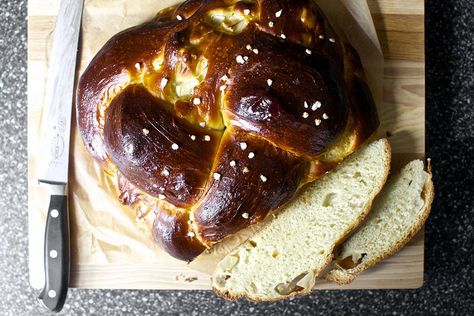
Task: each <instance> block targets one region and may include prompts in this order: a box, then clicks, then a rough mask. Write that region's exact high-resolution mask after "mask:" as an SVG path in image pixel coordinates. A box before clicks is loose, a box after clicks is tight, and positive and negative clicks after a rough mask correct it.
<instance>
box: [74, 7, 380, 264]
mask: <svg viewBox="0 0 474 316" xmlns="http://www.w3.org/2000/svg"><path fill="white" fill-rule="evenodd" d="M76 104H77V120H78V125H79V129H80V133H81V136H82V138H83V141H84V143H85V145H86V147H87V148H88V150H89V152H90V154H91V155H92V156H93V157H94V158H95V159H96V160H97V161H98V162H99V163H101V164H102V166H103V167H104V168H105V169H108V171H109V172H110V173H113V172H114V171H117V170H118V172H119V173H120V174H121V175H122V180H121V181H122V185H121V187H122V188H123V189H124V190H123V191H122V195H123V196H125V195H127V194H128V193H127V192H128V191H127V190H129V189H130V187H133V188H135V189H133V190H131V192H132V191H133V192H134V193H133V194H131V195H130V194H129V196H128V198H132V197H133V198H134V202H136V200H143V199H144V200H146V201H148V200H150V199H151V200H152V199H155V200H158V199H164V200H165V201H166V202H168V203H171V204H172V205H174V206H175V207H177V208H182V209H183V212H185V213H186V212H187V213H190V212H192V210H195V212H194V213H195V214H194V215H196V219H198V220H199V221H200V224H202V226H200V224H196V229H197V230H200V231H199V238H202V240H201V241H203V242H204V243H206V244H207V243H212V242H215V241H218V240H220V239H222V238H224V237H225V236H227V235H228V234H230V233H233V232H235V231H237V230H239V229H241V228H243V227H245V226H247V225H249V224H252V223H256V222H258V221H260V220H261V219H262V218H263V217H264V216H265V215H266V214H267V213H268V211H269V210H271V209H274V208H276V207H278V206H279V205H281V204H282V203H284V202H285V201H287V200H288V199H289V198H291V196H292V195H293V194H294V192H295V191H296V189H297V188H298V187H300V186H301V185H303V184H304V183H306V182H308V181H312V180H315V179H317V178H318V177H319V176H321V174H322V173H324V172H326V171H327V170H329V169H331V168H332V167H334V166H335V165H336V164H337V163H338V162H339V161H340V160H342V159H343V158H344V157H345V156H346V154H347V153H348V152H352V151H354V150H356V149H357V147H359V146H360V145H361V144H362V143H363V142H364V141H365V140H366V139H367V138H368V137H369V136H370V135H371V134H373V132H374V131H375V130H376V128H377V126H378V119H377V114H376V112H375V105H374V103H373V100H372V97H371V95H370V92H369V89H368V87H367V84H366V82H365V77H364V72H363V69H362V66H361V62H360V60H359V57H358V55H357V52H355V51H354V49H353V48H351V47H350V45H349V44H348V43H347V42H346V41H345V40H344V39H343V38H341V37H339V36H338V35H337V34H335V33H334V31H333V29H332V28H331V26H330V25H329V24H328V22H327V19H326V18H325V16H324V15H323V13H322V12H321V10H320V9H319V8H318V7H317V5H316V4H315V3H314V2H313V1H310V0H298V1H290V0H250V1H248V0H246V1H239V0H233V1H224V0H200V1H198V0H188V1H186V2H184V3H182V4H180V5H178V6H176V7H172V8H169V9H165V10H163V11H161V12H159V13H158V15H157V16H156V17H155V19H154V20H153V21H151V22H149V23H146V24H143V25H140V26H137V27H134V28H131V29H128V30H125V31H123V32H121V33H119V34H117V35H116V36H114V37H113V38H112V39H110V40H109V41H108V42H107V43H106V44H105V45H104V47H103V48H102V49H101V50H100V51H99V52H98V54H97V55H96V56H95V57H94V59H93V60H92V62H91V63H90V65H89V67H88V68H87V69H86V71H85V72H84V74H83V75H82V77H81V79H80V81H79V85H78V91H77V102H76ZM150 122H154V123H156V124H158V125H159V127H160V128H155V127H156V126H158V125H156V124H155V126H150V128H148V127H147V126H148V124H149V123H150ZM230 130H232V131H237V130H239V131H244V132H245V133H246V134H248V135H249V136H248V137H251V138H252V137H253V138H255V140H254V141H252V144H256V146H257V148H258V149H262V148H264V147H265V146H266V147H265V148H267V147H268V148H274V155H275V157H274V160H275V161H274V163H275V164H276V165H275V168H276V171H275V179H276V178H278V179H277V180H275V181H274V182H273V179H272V181H268V182H267V183H266V184H265V186H266V187H265V189H261V188H259V186H260V184H259V185H257V187H256V189H255V192H253V193H254V194H255V196H251V194H244V196H245V198H244V199H243V200H242V197H241V196H239V195H238V192H239V191H242V190H246V189H245V188H242V185H241V183H242V181H243V179H244V178H245V177H243V178H242V177H236V178H235V179H234V181H230V182H229V183H228V184H227V185H226V186H225V188H224V187H220V186H217V187H215V186H214V180H213V179H214V177H213V173H214V171H213V169H212V168H215V167H216V166H218V164H217V161H219V163H221V164H223V165H224V164H226V163H230V161H227V160H226V159H223V158H222V155H221V156H219V155H217V156H216V153H217V152H218V151H219V150H220V151H222V148H221V147H224V146H226V143H225V142H223V143H222V144H221V142H220V138H221V135H222V134H223V133H224V131H226V133H229V131H230ZM341 135H347V136H344V137H342V136H341ZM207 136H209V137H207ZM186 137H189V138H186ZM201 137H204V138H206V139H209V138H210V140H209V141H208V140H206V141H205V142H202V141H201V142H199V139H198V138H201ZM345 137H348V138H351V139H352V141H351V142H345V140H346V139H344V138H345ZM257 138H258V140H257ZM196 139H198V140H197V141H196ZM263 143H264V144H265V145H262V144H263ZM346 143H347V144H348V145H347V146H349V147H348V148H349V149H347V150H345V151H344V150H342V151H341V152H343V153H344V155H342V154H341V155H340V156H337V155H336V156H335V157H332V159H331V161H325V160H324V159H323V158H321V157H322V155H323V154H324V153H325V152H326V151H327V149H328V148H329V147H331V146H334V145H337V144H346ZM127 146H130V148H132V147H133V148H132V150H131V152H127V149H130V148H128V147H127ZM172 146H173V147H172ZM176 146H177V148H178V149H179V150H177V149H176V148H175V147H176ZM262 146H263V147H262ZM166 148H168V151H167V150H165V149H166ZM135 150H136V151H135ZM256 154H257V153H256ZM290 157H292V158H290ZM268 159H269V158H268V157H267V161H268V165H271V163H270V160H268ZM309 165H311V168H309V167H308V166H309ZM261 166H263V165H261ZM155 167H156V168H157V169H155ZM166 167H171V168H170V169H172V170H168V171H169V173H170V175H167V174H168V172H167V171H164V173H163V170H160V169H162V168H166ZM285 167H288V168H287V169H286V172H283V171H284V168H285ZM303 169H305V171H302V170H303ZM262 170H263V169H262ZM262 172H263V171H262ZM293 172H294V174H290V173H293ZM251 174H252V173H251ZM252 175H253V174H252ZM249 176H250V174H249ZM268 178H269V179H270V177H268ZM245 179H246V178H245ZM255 180H256V181H257V182H256V183H258V182H259V181H260V180H259V179H257V178H256V179H255ZM255 180H250V179H249V180H245V181H255ZM127 181H128V182H130V185H127V184H126V183H125V182H127ZM249 183H250V182H249ZM256 183H255V184H256ZM285 186H286V187H285ZM137 189H138V190H141V191H142V192H143V194H139V193H137V192H136V191H137ZM221 190H222V191H221ZM211 191H212V193H210V192H211ZM265 192H267V193H268V192H273V193H272V194H270V193H268V194H270V195H269V196H259V194H266V193H265ZM223 194H230V195H231V196H233V198H234V199H235V201H231V202H229V203H227V204H228V205H227V204H226V205H227V206H225V207H224V204H225V203H222V205H220V206H219V207H217V206H214V205H215V203H214V202H215V201H216V198H217V196H219V199H221V200H222V199H223ZM214 195H215V198H213V197H212V196H214ZM237 197H239V198H237ZM259 198H260V200H261V201H259V203H256V201H257V200H259ZM239 199H241V200H239ZM122 200H123V199H122ZM123 201H124V202H126V203H128V202H127V201H125V200H123ZM211 201H213V202H211ZM239 203H240V204H241V205H246V206H247V207H245V210H246V212H248V213H249V214H250V213H251V214H253V215H252V216H250V218H249V220H247V221H242V218H243V217H241V214H240V213H242V212H241V211H239V212H237V213H236V212H235V207H232V206H231V205H234V206H235V205H237V204H239ZM211 204H212V205H213V209H211V208H210V205H211ZM252 207H258V210H252ZM234 213H235V214H237V215H238V216H237V217H235V218H234V219H232V220H228V219H229V218H231V217H232V216H233V215H235V214H234ZM211 214H214V215H215V216H216V217H215V218H214V219H212V218H211ZM188 216H189V215H188ZM191 216H193V215H192V214H191ZM163 223H165V221H163ZM166 223H168V224H169V225H170V227H169V228H168V229H169V230H170V231H173V229H175V228H173V227H175V226H173V225H176V223H174V224H172V223H171V221H167V222H166ZM163 225H164V224H162V226H163ZM212 225H217V226H216V227H215V232H214V233H213V232H212V229H211V226H212ZM161 230H163V231H164V228H163V227H162V228H161ZM172 244H173V243H172V242H171V241H170V242H168V243H167V245H168V246H167V247H168V248H167V249H171V248H172V246H171V245H172ZM176 247H182V242H180V241H178V242H177V243H176ZM176 251H177V250H172V251H171V252H176ZM180 256H181V255H180Z"/></svg>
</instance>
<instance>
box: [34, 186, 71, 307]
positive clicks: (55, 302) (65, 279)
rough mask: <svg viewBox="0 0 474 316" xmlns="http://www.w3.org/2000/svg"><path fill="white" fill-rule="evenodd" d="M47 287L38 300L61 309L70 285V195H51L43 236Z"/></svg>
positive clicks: (47, 305)
mask: <svg viewBox="0 0 474 316" xmlns="http://www.w3.org/2000/svg"><path fill="white" fill-rule="evenodd" d="M44 270H45V286H44V289H43V291H42V292H41V294H40V295H39V297H38V298H39V300H40V301H41V302H42V303H43V304H44V305H45V306H46V307H47V308H48V309H49V310H51V311H53V312H59V311H60V310H61V309H62V308H63V305H64V302H65V300H66V295H67V290H68V287H69V215H68V205H67V196H65V195H51V198H50V202H49V207H48V215H47V219H46V230H45V239H44Z"/></svg>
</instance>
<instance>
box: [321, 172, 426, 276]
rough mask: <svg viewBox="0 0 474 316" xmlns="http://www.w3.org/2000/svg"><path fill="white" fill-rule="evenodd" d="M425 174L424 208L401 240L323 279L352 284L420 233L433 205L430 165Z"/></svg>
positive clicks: (331, 272)
mask: <svg viewBox="0 0 474 316" xmlns="http://www.w3.org/2000/svg"><path fill="white" fill-rule="evenodd" d="M426 172H427V173H428V174H429V177H428V179H427V180H426V182H425V185H424V186H423V190H422V191H421V192H422V194H424V195H425V206H424V207H423V211H422V213H421V215H420V217H419V219H418V220H417V221H416V222H415V223H414V224H413V225H412V227H411V228H410V229H409V230H408V232H407V233H406V234H405V235H403V236H402V238H400V239H399V240H398V241H396V242H395V243H394V244H392V246H391V247H389V248H388V249H386V250H385V251H384V252H383V253H382V254H380V255H378V256H375V257H373V258H372V259H370V260H368V261H367V262H364V263H363V264H360V265H357V267H356V268H353V269H342V268H340V267H338V268H335V269H334V270H332V271H329V272H328V274H326V275H325V276H324V277H323V278H324V279H326V280H328V281H332V282H335V283H337V284H339V285H346V284H349V283H351V282H353V281H354V280H355V278H356V277H357V276H358V275H359V274H361V273H362V272H363V271H365V270H367V269H368V268H370V267H372V266H374V265H376V264H377V263H379V262H380V261H382V260H384V259H386V258H387V257H390V256H392V255H393V254H395V253H396V252H398V251H399V250H400V249H402V248H403V247H404V246H405V245H406V244H407V243H408V242H409V241H410V240H411V239H412V238H413V237H414V236H415V235H416V234H417V233H418V232H419V231H420V229H421V228H422V227H423V225H424V224H425V222H426V220H427V219H428V216H429V214H430V212H431V206H432V204H433V200H434V195H435V191H434V183H433V179H432V174H431V165H430V163H428V166H427V170H426Z"/></svg>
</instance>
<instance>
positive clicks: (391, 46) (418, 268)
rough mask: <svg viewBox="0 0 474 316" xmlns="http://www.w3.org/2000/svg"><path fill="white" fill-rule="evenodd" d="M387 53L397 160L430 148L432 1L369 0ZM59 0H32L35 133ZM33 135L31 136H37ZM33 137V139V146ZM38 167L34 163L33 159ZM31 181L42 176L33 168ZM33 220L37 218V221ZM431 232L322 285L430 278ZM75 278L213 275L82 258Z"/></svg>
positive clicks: (195, 281) (107, 284)
mask: <svg viewBox="0 0 474 316" xmlns="http://www.w3.org/2000/svg"><path fill="white" fill-rule="evenodd" d="M368 3H369V7H370V10H371V13H372V16H373V19H374V23H375V26H376V29H377V34H378V36H379V39H380V42H381V45H382V49H383V53H384V56H385V59H386V64H385V73H384V75H385V76H384V93H383V106H382V108H381V110H380V113H379V115H380V119H381V122H382V124H381V128H380V134H381V135H387V136H389V140H390V142H391V144H392V149H393V153H394V157H393V161H394V162H395V164H396V166H401V165H402V164H403V163H405V162H407V161H408V160H410V159H413V158H423V157H424V152H425V150H424V148H425V121H424V117H425V64H424V1H423V0H410V1H407V0H368ZM58 4H59V1H58V0H29V1H28V129H29V131H28V133H29V135H30V133H36V132H38V131H37V130H35V128H36V127H35V126H36V125H37V124H36V125H35V124H33V123H34V122H38V120H40V116H41V110H42V108H41V105H40V104H39V102H41V101H40V100H42V98H43V97H44V88H45V79H46V73H47V69H48V64H47V56H48V53H49V46H50V39H51V36H52V32H53V29H54V25H55V20H56V17H55V14H56V12H57V10H58ZM30 141H31V138H29V142H30ZM31 145H33V144H30V143H29V148H30V146H31ZM30 167H31V165H30ZM29 181H36V179H34V177H33V175H32V174H31V173H29ZM30 224H31V223H30ZM423 257H424V235H423V232H420V233H419V234H418V235H417V236H416V237H415V238H414V239H413V240H412V241H410V242H409V244H408V245H407V246H406V247H404V248H403V249H402V250H401V251H400V252H399V253H397V254H396V255H394V256H392V257H390V258H388V259H387V260H385V261H384V262H383V263H381V264H379V265H378V266H376V267H374V268H371V269H369V270H368V271H366V272H364V273H363V274H362V275H361V276H360V277H359V278H358V279H357V280H356V281H354V282H353V283H352V284H350V285H347V286H342V287H341V286H338V285H335V284H331V283H329V282H326V281H321V282H320V283H319V286H318V288H321V289H355V288H357V289H377V288H379V289H381V288H417V287H420V286H421V285H422V283H423V263H424V260H423ZM71 286H72V287H80V288H127V289H132V288H133V289H143V288H148V289H209V288H210V281H209V276H208V275H207V274H204V273H200V272H196V271H194V270H192V269H190V268H187V267H185V268H182V267H179V268H177V267H175V266H173V265H170V264H167V263H166V262H164V263H162V264H155V265H137V264H133V265H131V264H123V265H121V264H104V265H76V264H74V263H73V265H72V271H71Z"/></svg>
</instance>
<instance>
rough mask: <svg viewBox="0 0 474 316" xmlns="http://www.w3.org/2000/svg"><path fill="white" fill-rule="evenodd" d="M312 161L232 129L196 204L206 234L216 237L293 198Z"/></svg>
mask: <svg viewBox="0 0 474 316" xmlns="http://www.w3.org/2000/svg"><path fill="white" fill-rule="evenodd" d="M307 169H308V163H307V162H306V161H305V160H303V159H301V158H299V157H295V156H293V155H291V154H289V153H288V152H286V151H284V150H282V149H280V148H279V147H275V146H273V145H272V144H270V143H268V142H267V141H265V140H264V139H262V138H260V137H256V136H253V135H251V134H248V133H246V132H244V131H241V130H235V129H233V128H231V129H227V130H226V132H225V134H224V136H223V138H222V142H221V145H220V148H219V152H218V153H217V155H216V158H215V165H214V167H213V170H212V174H213V177H212V178H211V180H210V183H209V186H208V188H207V192H206V195H205V196H204V198H203V199H202V200H201V202H200V203H199V204H198V205H197V207H196V208H195V209H194V210H193V218H194V221H195V223H196V225H197V227H198V231H199V235H200V237H201V238H202V239H203V240H205V241H207V242H209V243H212V242H216V241H219V240H221V239H223V238H224V237H226V236H228V235H230V234H233V233H235V232H237V231H239V230H241V229H242V228H245V227H247V226H249V225H250V224H254V223H258V222H260V221H261V220H263V219H264V218H265V216H266V215H267V214H268V212H269V211H270V210H273V209H276V208H278V207H279V206H281V205H282V204H283V203H285V202H286V201H288V199H290V198H291V197H292V196H293V195H294V194H295V192H296V190H297V189H298V186H299V184H300V183H301V181H302V179H303V178H304V176H305V174H306V173H307Z"/></svg>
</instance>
